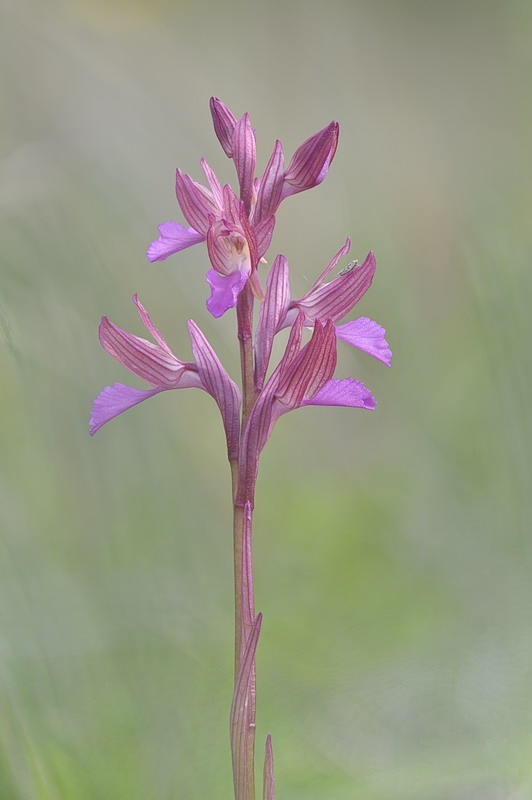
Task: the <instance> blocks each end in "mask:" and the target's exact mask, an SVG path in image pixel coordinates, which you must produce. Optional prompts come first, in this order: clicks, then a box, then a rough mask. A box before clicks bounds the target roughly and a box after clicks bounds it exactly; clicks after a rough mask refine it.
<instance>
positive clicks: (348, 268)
mask: <svg viewBox="0 0 532 800" xmlns="http://www.w3.org/2000/svg"><path fill="white" fill-rule="evenodd" d="M355 267H358V258H355V260H354V261H350V262H349V264H346V265H345V267H344V268H343V269H341V270H340V272H339V273H338V275H347V273H348V272H351V270H352V269H355Z"/></svg>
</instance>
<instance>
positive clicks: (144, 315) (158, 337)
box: [133, 293, 175, 358]
mask: <svg viewBox="0 0 532 800" xmlns="http://www.w3.org/2000/svg"><path fill="white" fill-rule="evenodd" d="M133 302H134V303H135V305H136V306H137V311H138V312H139V317H140V318H141V320H142V324H143V325H144V327H145V328H146V330H148V331H149V332H150V333H151V335H152V336H153V338H154V339H155V341H156V342H157V344H158V345H159V346H160V347H162V348H163V350H166V352H167V353H169V354H170V355H171V356H172V358H175V356H174V354H173V353H172V351H171V350H170V348H169V347H168V345H167V343H166V339H165V338H164V336H163V335H162V333H160V332H159V330H158V329H157V328H156V327H155V325H154V324H153V322H152V321H151V317H150V315H149V314H148V312H147V311H146V309H145V308H144V306H143V305H142V303H141V302H140V300H139V297H138V294H136V293H135V294H134V295H133Z"/></svg>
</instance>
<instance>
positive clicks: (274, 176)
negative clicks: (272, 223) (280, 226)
mask: <svg viewBox="0 0 532 800" xmlns="http://www.w3.org/2000/svg"><path fill="white" fill-rule="evenodd" d="M283 181H284V154H283V146H282V144H281V142H280V141H279V140H277V141H276V142H275V147H274V150H273V153H272V154H271V156H270V160H269V161H268V163H267V165H266V169H265V170H264V175H263V176H262V178H261V180H260V183H259V189H258V193H257V203H256V205H255V211H254V212H253V222H254V223H255V224H257V223H259V222H260V221H261V220H263V219H266V218H267V217H269V216H270V215H271V214H275V212H276V211H277V209H278V208H279V204H280V202H281V199H282V190H283Z"/></svg>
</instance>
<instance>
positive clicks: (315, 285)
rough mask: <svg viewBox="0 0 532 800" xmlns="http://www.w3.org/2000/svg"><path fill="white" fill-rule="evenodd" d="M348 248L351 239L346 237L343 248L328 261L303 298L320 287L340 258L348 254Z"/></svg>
mask: <svg viewBox="0 0 532 800" xmlns="http://www.w3.org/2000/svg"><path fill="white" fill-rule="evenodd" d="M350 247H351V239H350V238H349V236H348V237H347V239H346V240H345V244H344V246H343V247H341V248H340V249H339V250H338V252H337V253H336V255H334V256H333V257H332V259H331V260H330V261H329V263H328V264H327V266H326V267H325V269H324V270H323V272H322V273H321V275H320V277H319V278H318V279H317V280H316V281H314V283H313V284H312V286H311V288H310V289H309V290H308V292H307V293H306V295H305V297H308V296H309V295H310V294H312V292H314V291H315V290H316V289H318V288H319V287H320V286H321V285H322V283H323V281H324V280H325V278H326V277H327V275H328V274H329V272H331V271H332V270H333V269H334V268H335V267H336V265H337V264H338V262H339V261H340V259H341V258H343V257H344V256H345V255H347V253H349V249H350ZM305 297H303V298H302V299H303V300H304V299H305Z"/></svg>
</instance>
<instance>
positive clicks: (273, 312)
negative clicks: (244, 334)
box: [255, 255, 290, 389]
mask: <svg viewBox="0 0 532 800" xmlns="http://www.w3.org/2000/svg"><path fill="white" fill-rule="evenodd" d="M289 302H290V284H289V280H288V262H287V260H286V258H285V257H284V256H282V255H278V256H277V257H276V258H275V261H274V262H273V265H272V268H271V270H270V272H269V274H268V278H267V281H266V293H265V297H264V301H263V302H262V304H261V306H260V315H259V322H258V325H257V333H256V337H255V383H256V386H257V388H258V389H261V388H262V386H263V383H264V378H265V375H266V370H267V369H268V363H269V360H270V355H271V351H272V345H273V339H274V336H275V334H276V333H277V330H278V326H279V323H280V321H281V320H282V319H284V317H285V315H286V311H287V308H288V304H289Z"/></svg>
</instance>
